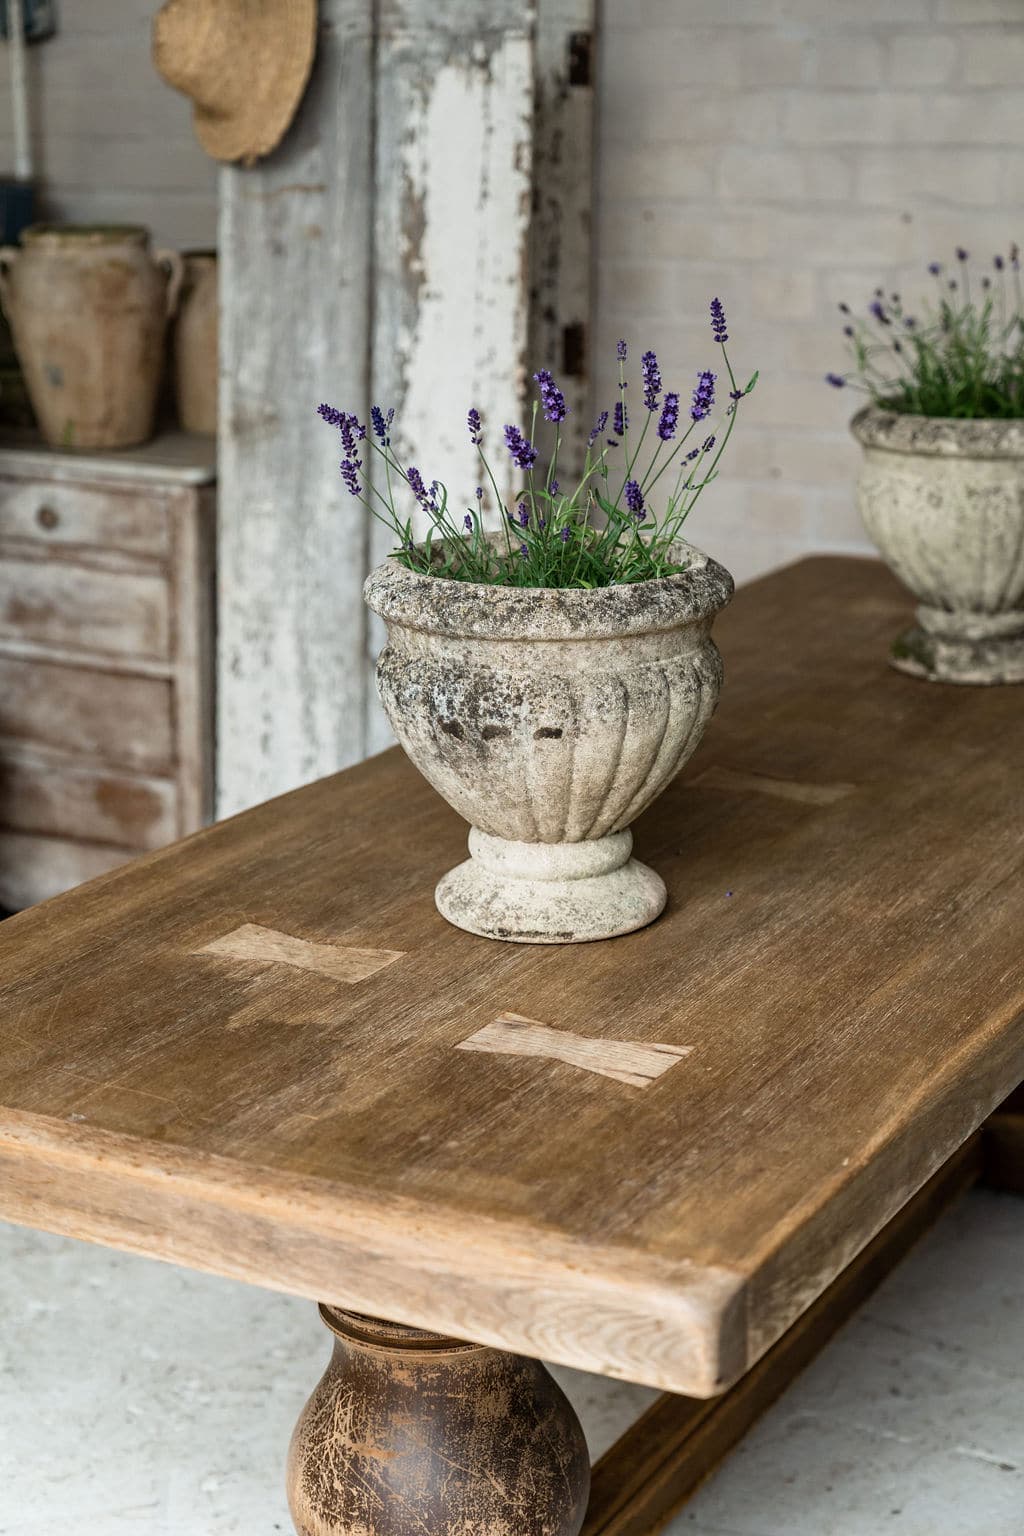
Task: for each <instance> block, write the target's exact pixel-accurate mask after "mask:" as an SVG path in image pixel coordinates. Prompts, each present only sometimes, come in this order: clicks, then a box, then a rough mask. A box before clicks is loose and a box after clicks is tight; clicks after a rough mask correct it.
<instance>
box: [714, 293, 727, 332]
mask: <svg viewBox="0 0 1024 1536" xmlns="http://www.w3.org/2000/svg"><path fill="white" fill-rule="evenodd" d="M711 334H712V335H713V336H714V338H715V340H716V341H718V342H722V341H728V340H729V333H728V332H727V330H726V328H725V310H724V309H723V308H722V301H721V299H712V300H711Z"/></svg>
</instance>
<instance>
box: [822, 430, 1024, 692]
mask: <svg viewBox="0 0 1024 1536" xmlns="http://www.w3.org/2000/svg"><path fill="white" fill-rule="evenodd" d="M851 430H852V432H853V435H854V437H855V438H856V439H857V441H858V442H859V443H860V444H861V446H862V447H863V449H864V464H863V468H862V470H861V475H860V484H859V500H860V512H861V517H862V518H863V521H864V525H865V527H866V528H867V531H868V533H869V534H870V535H871V537H872V539H873V540H874V541H875V543H876V544H877V545H878V548H879V550H880V551H881V553H882V556H883V557H884V559H885V561H886V563H887V564H888V565H889V566H890V567H891V568H892V570H893V571H894V572H895V573H896V575H897V576H898V577H899V578H900V580H901V581H902V582H903V583H904V584H905V585H906V586H907V587H909V588H910V590H911V592H913V594H914V596H915V597H916V598H917V599H918V602H919V607H918V609H917V623H916V625H914V626H913V628H911V629H908V630H907V631H906V633H905V634H903V635H901V636H900V637H899V638H898V639H897V640H896V641H895V642H894V644H893V647H892V652H891V657H890V659H891V661H892V665H893V666H894V667H896V668H898V669H899V670H900V671H901V672H909V673H910V674H911V675H912V676H914V677H924V678H928V679H929V680H930V681H932V682H943V683H1020V682H1024V421H1014V420H1007V421H996V420H991V421H969V420H965V421H960V420H956V419H953V418H947V417H931V416H911V415H904V414H899V413H895V412H891V411H883V410H880V409H878V408H877V407H875V406H868V407H867V408H866V409H864V410H863V411H860V412H859V413H858V414H857V415H856V416H855V417H854V418H853V421H852V423H851Z"/></svg>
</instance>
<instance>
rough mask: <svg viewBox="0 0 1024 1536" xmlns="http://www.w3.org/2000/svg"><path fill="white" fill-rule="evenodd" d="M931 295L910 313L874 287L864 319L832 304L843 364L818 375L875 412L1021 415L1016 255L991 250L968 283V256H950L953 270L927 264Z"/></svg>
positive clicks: (1023, 362)
mask: <svg viewBox="0 0 1024 1536" xmlns="http://www.w3.org/2000/svg"><path fill="white" fill-rule="evenodd" d="M928 271H929V273H930V274H931V276H932V278H933V279H934V282H935V293H934V295H933V297H932V299H931V301H930V302H926V303H925V304H924V305H923V306H922V309H921V313H920V314H919V315H915V314H908V313H907V312H906V311H905V309H904V308H903V303H902V300H901V298H900V296H899V294H898V293H893V294H886V292H885V291H884V289H882V288H876V289H875V293H874V297H873V298H872V300H871V302H870V303H869V304H868V306H867V317H866V318H857V317H855V316H854V315H853V314H852V312H851V310H850V307H849V305H848V304H840V306H839V308H840V310H841V312H842V314H843V315H844V317H845V319H844V324H843V334H844V336H845V337H846V340H847V346H848V349H849V352H850V354H851V358H852V363H853V366H852V367H851V368H850V369H849V370H848V371H847V372H846V373H828V374H826V375H825V379H826V382H827V383H829V384H831V385H832V386H833V387H834V388H836V389H842V388H843V387H844V386H846V385H850V386H851V387H852V388H854V389H859V390H862V391H863V392H864V393H865V394H867V395H868V396H869V398H870V399H871V401H872V402H873V403H874V404H875V405H877V406H880V407H881V408H882V409H883V410H887V411H899V412H911V413H913V414H915V415H918V416H955V417H961V418H968V417H974V418H979V417H984V418H986V419H990V418H1006V417H1020V416H1024V303H1022V300H1021V276H1020V251H1019V248H1018V247H1017V246H1016V245H1012V246H1011V247H1010V255H1009V258H1008V259H1007V258H1005V257H1003V256H995V257H993V260H992V271H991V272H985V273H984V274H983V275H982V276H981V277H980V279H977V278H976V279H975V281H974V284H973V286H972V282H971V273H970V268H969V258H968V254H967V252H966V251H965V250H964V249H963V247H959V248H958V249H957V252H956V268H955V272H956V275H955V276H953V275H951V273H950V272H948V271H946V270H945V269H944V268H943V266H942V264H941V263H940V262H938V261H933V262H931V263H930V265H929V267H928Z"/></svg>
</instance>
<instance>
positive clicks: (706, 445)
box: [700, 433, 715, 453]
mask: <svg viewBox="0 0 1024 1536" xmlns="http://www.w3.org/2000/svg"><path fill="white" fill-rule="evenodd" d="M714 446H715V435H714V433H712V434H711V436H710V437H706V438H705V439H704V441H703V443H702V444H701V447H700V451H701V453H710V452H711V450H712V448H713V447H714Z"/></svg>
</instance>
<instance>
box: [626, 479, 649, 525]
mask: <svg viewBox="0 0 1024 1536" xmlns="http://www.w3.org/2000/svg"><path fill="white" fill-rule="evenodd" d="M625 490H626V506H627V507H628V508H629V510H630V512H632V514H633V516H634V517H635V518H636V520H637V522H638V523H642V522H643V520H644V518H645V517H646V516H647V511H646V508H645V507H644V493H643V491H642V490H641V489H640V485H639V483H638V482H637V481H636V480H627V481H626V487H625Z"/></svg>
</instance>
